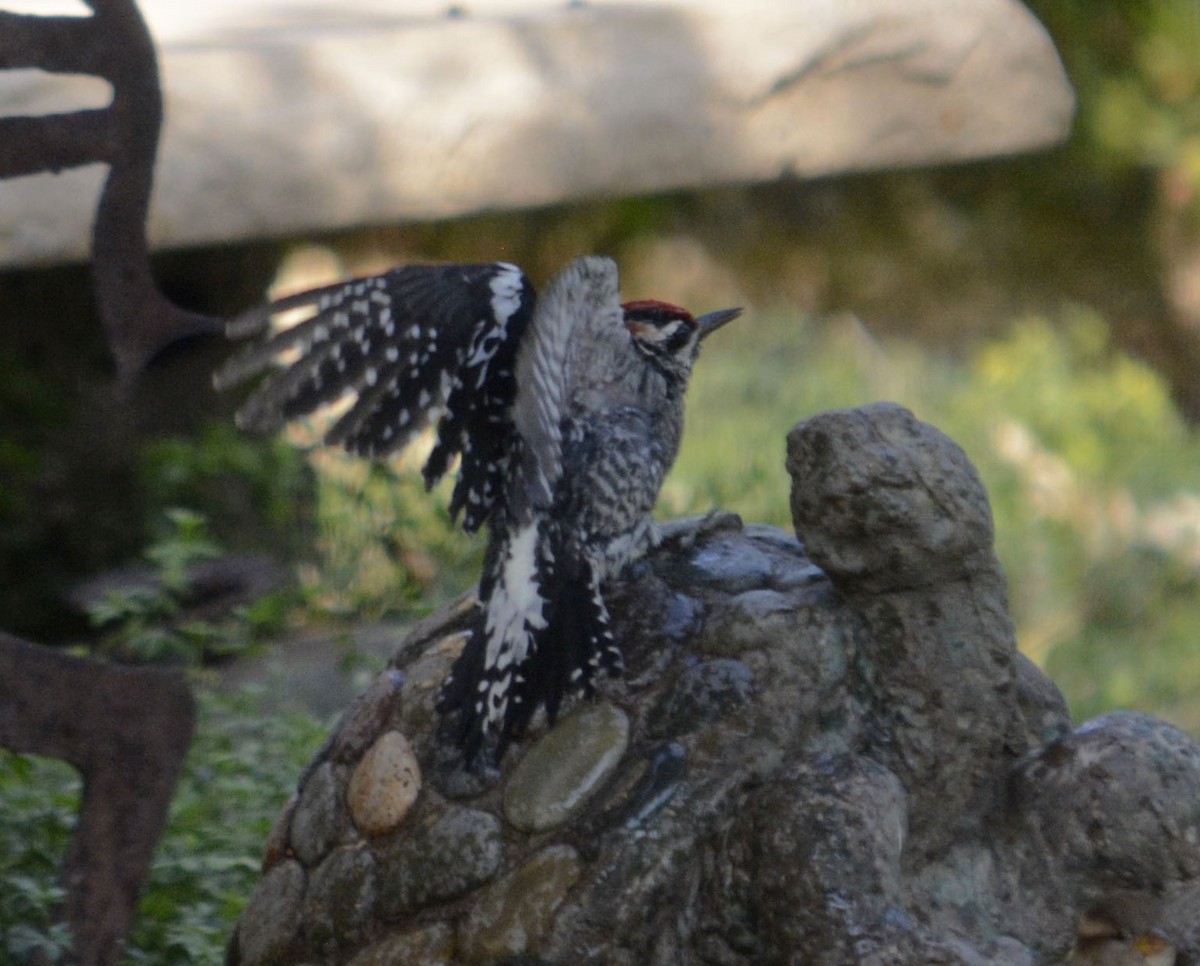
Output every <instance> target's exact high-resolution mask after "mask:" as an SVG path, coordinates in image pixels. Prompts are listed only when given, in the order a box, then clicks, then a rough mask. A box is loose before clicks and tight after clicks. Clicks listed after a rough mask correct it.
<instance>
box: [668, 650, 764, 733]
mask: <svg viewBox="0 0 1200 966" xmlns="http://www.w3.org/2000/svg"><path fill="white" fill-rule="evenodd" d="M753 689H754V676H753V675H752V674H751V673H750V669H749V668H748V667H746V665H745V664H743V663H742V662H741V661H737V660H734V659H733V658H715V659H713V660H711V661H701V662H700V663H698V664H694V665H692V666H691V667H689V668H686V669H685V670H684V671H683V673H682V674H680V675H679V680H677V681H676V682H675V684H674V686H673V687H672V688H671V690H670V691H669V692H668V693H667V696H666V698H665V699H664V701H663V702H662V704H661V705H659V707H658V708H656V709H655V712H654V714H653V715H652V718H651V730H652V731H653V732H654V733H656V734H659V735H683V734H687V733H689V732H692V731H695V730H696V729H698V728H702V727H704V726H705V725H707V724H710V723H712V722H713V721H718V720H720V719H721V718H723V717H725V716H726V715H729V714H732V713H733V712H735V711H737V710H738V709H739V708H742V707H744V706H745V705H747V704H748V703H749V702H750V699H751V697H752V694H753Z"/></svg>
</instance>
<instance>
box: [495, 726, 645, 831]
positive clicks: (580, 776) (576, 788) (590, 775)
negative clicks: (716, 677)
mask: <svg viewBox="0 0 1200 966" xmlns="http://www.w3.org/2000/svg"><path fill="white" fill-rule="evenodd" d="M628 745H629V719H628V718H627V717H626V716H625V712H623V711H622V710H621V709H620V708H618V707H616V706H614V705H611V704H589V705H584V706H583V707H582V708H580V709H579V710H578V711H576V712H575V713H574V714H572V715H571V716H570V717H569V718H565V719H563V720H562V721H560V722H559V723H558V724H557V725H556V726H555V727H553V728H551V729H550V731H548V732H547V733H546V734H545V735H543V736H542V738H541V739H540V740H538V741H537V742H536V743H535V744H534V745H533V747H532V748H530V749H529V751H528V752H527V753H526V755H525V757H524V758H523V759H521V763H520V764H519V765H517V767H516V768H515V769H514V770H513V773H512V776H511V777H510V778H509V781H508V787H507V788H506V789H505V791H504V814H505V816H506V817H507V818H508V820H509V821H510V822H512V824H513V825H515V826H516V827H517V828H519V829H521V830H522V831H525V832H544V831H546V830H547V829H551V828H554V827H555V826H558V825H561V824H563V823H564V822H566V821H569V820H570V819H571V818H572V817H573V816H574V815H575V814H577V813H578V812H579V811H580V810H581V809H582V808H583V806H584V804H585V803H586V802H587V799H588V796H589V795H591V794H592V793H593V792H594V791H596V789H598V788H599V787H600V786H601V785H603V784H604V782H605V780H606V779H607V778H608V777H609V775H611V774H612V772H613V769H615V768H616V767H617V764H618V763H619V762H620V760H621V756H622V755H623V754H625V749H626V747H627V746H628Z"/></svg>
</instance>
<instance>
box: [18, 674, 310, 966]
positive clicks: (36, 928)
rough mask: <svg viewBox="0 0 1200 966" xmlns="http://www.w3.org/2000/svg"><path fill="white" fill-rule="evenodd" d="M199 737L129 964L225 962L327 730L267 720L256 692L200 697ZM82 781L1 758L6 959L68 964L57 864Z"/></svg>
mask: <svg viewBox="0 0 1200 966" xmlns="http://www.w3.org/2000/svg"><path fill="white" fill-rule="evenodd" d="M198 698H199V708H200V715H199V723H198V726H197V732H196V739H195V741H194V743H193V746H192V748H191V750H190V752H189V753H188V757H187V760H186V762H185V764H184V770H183V775H182V778H181V779H180V784H179V788H178V790H177V792H176V795H175V799H174V801H173V802H172V804H171V812H170V818H169V821H168V826H167V831H166V835H165V836H164V838H163V841H162V842H161V843H160V845H159V848H158V852H157V854H156V856H155V859H154V864H153V867H152V870H151V873H150V880H149V882H148V884H147V886H146V889H145V890H144V892H143V895H142V899H141V902H140V904H139V907H138V920H137V924H136V927H135V929H134V932H133V935H132V937H131V939H130V943H129V947H128V949H127V951H126V954H125V958H124V962H125V963H127V964H141V963H145V964H147V966H149V964H153V966H187V964H209V963H216V962H220V961H221V959H222V956H223V951H224V946H225V942H226V940H227V939H228V936H229V931H230V930H231V928H232V926H233V923H234V921H235V920H236V918H237V916H238V914H239V913H240V912H241V910H242V907H243V906H244V905H245V902H246V899H247V897H248V896H249V895H250V893H251V891H253V888H254V885H255V883H256V882H257V881H258V877H259V875H260V856H261V851H262V844H263V841H264V840H265V838H266V835H267V832H268V831H269V829H270V825H271V822H272V821H273V819H274V816H275V815H276V814H278V812H279V810H280V809H281V808H282V806H283V804H284V802H285V801H286V800H287V797H288V795H289V794H290V793H291V791H292V789H293V788H294V787H295V783H296V776H297V775H298V774H299V773H300V770H301V768H302V767H303V765H304V764H305V762H307V761H308V760H309V759H310V758H311V757H312V755H313V754H314V753H315V751H316V749H317V748H318V747H319V746H320V743H321V741H322V739H323V737H324V734H325V731H326V730H327V725H326V723H323V722H319V721H315V720H313V719H312V718H310V717H308V716H306V715H302V714H297V713H294V712H291V713H289V712H284V713H277V714H274V715H272V716H271V717H268V718H263V717H262V715H261V712H260V710H259V700H260V696H259V695H257V694H256V693H254V692H253V691H243V692H240V693H238V694H236V695H232V696H231V695H224V694H220V693H217V692H214V691H211V690H207V689H202V690H201V691H200V693H199V695H198ZM79 788H80V782H79V777H78V775H77V774H76V773H75V771H74V770H73V769H71V768H70V767H68V766H67V765H64V764H62V763H61V762H56V761H51V760H48V759H41V758H26V757H22V756H18V755H13V754H11V753H9V752H5V751H0V803H3V807H2V808H0V961H5V962H8V961H10V959H11V961H13V962H24V961H25V960H26V957H27V955H28V954H29V953H31V952H32V951H34V950H41V951H42V952H43V953H44V954H45V955H46V956H47V959H48V961H49V962H52V963H53V962H62V961H64V958H63V957H64V955H65V953H66V951H67V950H68V948H69V936H68V934H67V932H66V930H65V929H64V927H62V926H61V925H57V924H55V923H53V921H52V913H53V909H54V907H55V905H56V904H57V903H59V902H60V901H61V899H62V898H63V891H62V889H61V888H60V887H59V886H58V884H57V877H58V871H59V865H60V863H61V861H62V856H63V854H64V852H65V849H66V845H67V841H68V838H69V836H70V833H71V829H72V828H73V826H74V822H75V812H76V809H77V805H78V799H79V794H80V791H79Z"/></svg>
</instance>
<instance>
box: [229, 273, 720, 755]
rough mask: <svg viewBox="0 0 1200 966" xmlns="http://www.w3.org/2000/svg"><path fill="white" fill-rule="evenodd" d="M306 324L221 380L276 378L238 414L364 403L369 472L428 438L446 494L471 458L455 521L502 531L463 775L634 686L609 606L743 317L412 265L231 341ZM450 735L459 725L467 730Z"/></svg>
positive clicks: (473, 678)
mask: <svg viewBox="0 0 1200 966" xmlns="http://www.w3.org/2000/svg"><path fill="white" fill-rule="evenodd" d="M301 308H303V309H307V310H309V311H310V312H311V314H310V316H309V317H308V318H306V319H305V320H304V321H302V322H301V323H299V324H297V325H295V326H294V327H292V328H290V329H285V330H283V331H281V332H278V333H276V334H274V335H268V336H266V337H264V338H262V339H260V340H259V341H258V342H257V343H255V344H252V345H251V346H250V347H249V348H248V349H246V350H244V351H243V352H242V353H241V354H240V355H236V356H234V357H233V358H232V359H230V360H229V361H228V362H227V363H226V364H225V365H224V366H223V367H222V368H221V369H220V370H219V371H218V372H217V373H216V375H215V377H214V382H215V384H216V385H217V387H218V388H220V389H224V388H227V387H230V386H233V385H235V384H238V383H241V382H244V381H247V380H250V379H252V378H254V377H256V376H259V375H260V374H261V373H263V372H264V371H266V370H268V369H271V368H273V367H275V365H276V364H277V363H278V362H279V361H280V357H281V356H284V357H287V360H288V361H286V362H284V363H283V367H282V369H281V370H280V371H277V372H275V373H274V374H272V375H271V376H269V377H268V378H266V379H265V380H264V381H263V383H262V384H261V385H260V386H259V388H258V389H257V391H256V392H254V394H252V395H251V396H250V397H249V399H248V400H247V401H246V402H245V403H244V404H243V405H242V407H241V409H240V410H239V411H238V414H237V421H238V424H239V425H240V426H242V427H243V428H245V429H249V430H254V431H260V432H262V431H272V430H275V429H277V428H279V427H280V426H282V425H283V424H284V423H285V422H287V421H288V420H291V419H295V418H298V417H301V416H304V415H307V414H309V413H312V412H314V411H316V410H318V409H320V408H322V407H324V406H326V405H329V404H332V403H334V402H336V401H338V400H339V399H340V398H341V397H342V396H343V395H346V394H351V393H352V394H354V395H355V396H356V398H355V399H354V400H353V402H352V403H351V404H350V406H349V408H348V409H347V410H346V411H345V413H344V414H343V415H342V416H341V417H340V418H338V419H337V420H336V421H335V422H334V424H333V425H332V427H331V428H330V429H329V430H328V432H327V433H326V436H325V442H326V443H327V444H330V445H338V446H341V447H343V448H345V449H346V450H347V451H349V452H351V453H354V454H357V455H361V456H367V457H380V456H384V455H386V454H389V453H393V452H395V451H398V450H400V449H402V448H403V447H405V446H406V445H407V444H408V443H409V442H411V441H412V440H413V439H414V437H415V436H416V435H417V434H418V433H419V432H421V431H422V430H423V429H424V428H425V427H427V426H430V425H433V426H435V427H436V429H435V434H436V435H435V442H434V446H433V449H432V452H431V453H430V455H429V458H428V460H427V461H426V463H425V466H424V469H423V470H422V473H423V476H424V480H425V484H426V487H427V488H428V487H432V486H433V484H434V483H436V482H437V481H438V480H439V479H440V478H441V477H442V476H443V475H444V474H445V473H446V472H447V470H448V469H449V467H450V464H451V462H452V461H453V459H454V458H455V457H458V458H459V470H458V478H457V480H456V483H455V486H454V489H453V492H452V495H451V497H450V513H451V515H452V516H453V517H455V518H457V517H458V516H459V514H461V516H462V526H463V528H464V529H465V530H467V531H468V532H474V531H476V530H477V529H479V527H480V526H482V525H483V524H485V523H486V524H487V527H488V542H487V548H486V551H485V555H484V566H483V574H482V576H481V578H480V582H479V607H478V611H477V615H476V620H475V625H474V627H473V629H472V631H471V634H470V636H469V638H468V640H467V642H466V644H465V646H464V648H463V651H462V653H461V654H460V656H459V657H458V659H457V660H456V661H455V663H454V665H453V667H452V668H451V671H450V675H449V677H448V678H447V680H446V681H445V682H444V684H443V686H442V689H441V691H440V693H439V697H438V711H439V713H440V714H442V715H443V716H444V717H446V718H447V719H450V720H451V721H452V722H453V723H452V725H451V727H452V728H453V729H454V730H455V731H456V738H457V741H458V744H459V746H460V747H461V749H462V751H463V753H464V757H465V758H466V760H467V761H474V760H475V759H476V756H477V755H478V754H479V753H480V752H481V750H483V749H484V747H485V746H490V747H491V748H492V752H493V755H494V758H495V760H497V761H498V760H499V758H500V756H501V755H502V754H503V752H504V749H505V748H506V746H507V745H508V744H509V743H510V742H511V741H512V740H514V739H517V738H519V737H520V736H521V735H522V734H523V733H524V731H525V729H526V727H527V725H528V723H529V720H530V718H531V717H532V715H533V714H534V712H535V711H536V710H537V709H538V707H544V708H545V710H546V713H547V716H548V718H549V721H550V723H551V724H553V722H554V720H555V717H556V715H557V714H558V711H559V708H560V707H561V705H562V702H563V700H564V699H565V698H566V697H568V696H571V695H576V694H579V695H583V696H586V697H590V696H591V695H592V693H593V679H594V678H595V676H596V675H597V673H599V672H605V673H608V674H611V675H618V674H620V673H621V671H622V657H621V652H620V649H619V648H618V646H617V644H616V642H615V641H614V639H613V634H612V630H611V627H610V622H609V615H608V609H607V607H606V606H605V603H604V596H603V587H604V584H605V582H606V581H607V580H609V579H610V578H612V577H614V576H616V575H617V574H618V573H620V571H621V570H622V569H623V568H624V567H625V566H626V565H627V564H628V563H630V562H631V561H632V560H634V559H635V558H636V557H637V556H639V555H640V554H641V553H642V552H643V551H644V550H645V549H646V548H647V546H648V545H649V543H650V541H651V539H652V522H651V512H652V510H653V508H654V503H655V501H656V500H657V498H658V492H659V489H660V488H661V486H662V482H663V478H664V477H665V476H666V474H667V471H668V470H669V469H670V468H671V465H672V464H673V463H674V461H675V457H676V455H677V454H678V452H679V444H680V438H681V436H682V433H683V398H684V390H685V389H686V388H687V383H688V378H689V376H690V375H691V371H692V364H693V363H694V362H695V360H696V356H697V353H698V351H699V347H700V342H701V340H703V339H704V338H706V337H707V336H708V335H710V334H711V333H712V332H715V331H716V330H717V329H718V328H720V327H721V326H723V325H724V324H725V323H727V322H729V321H731V320H732V319H734V318H736V317H737V316H738V315H739V314H740V313H741V309H725V310H722V311H719V312H713V313H710V314H708V315H704V316H701V317H700V318H695V317H694V316H693V315H692V314H691V313H689V312H687V311H686V310H684V309H682V308H679V307H678V306H675V305H670V304H668V303H666V302H659V301H636V302H626V303H624V304H622V303H621V300H620V296H619V293H618V285H617V268H616V265H615V264H614V263H613V262H612V261H611V260H610V259H608V258H603V257H597V256H590V257H585V258H577V259H575V260H574V261H572V262H571V263H570V264H569V265H567V266H566V268H564V269H563V270H562V271H561V272H559V274H558V275H556V276H555V277H554V278H553V279H552V280H551V281H550V282H549V284H548V285H547V286H546V287H545V290H544V292H543V293H542V294H541V297H540V298H538V297H536V295H535V292H534V289H533V287H532V285H531V284H530V282H529V280H528V279H527V278H526V277H525V275H524V273H523V272H522V271H521V270H520V269H519V268H517V267H516V266H515V265H510V264H507V263H503V262H497V263H493V264H481V265H412V266H404V267H401V268H396V269H393V270H392V271H389V272H386V273H384V274H381V275H375V276H371V277H367V278H361V279H357V280H354V281H349V282H344V283H339V284H336V285H332V286H328V287H326V288H322V289H317V290H314V291H310V292H304V293H301V294H298V295H293V296H290V297H288V298H284V299H281V300H279V301H277V302H275V303H273V304H270V305H266V306H263V307H261V308H258V309H256V310H253V311H251V312H249V313H247V314H246V315H243V316H241V317H239V318H237V319H235V320H233V321H232V322H231V323H230V324H229V325H228V327H227V332H228V333H229V335H230V336H231V337H235V338H243V337H248V336H252V335H259V334H262V333H264V332H266V331H267V330H268V328H269V326H270V321H271V319H272V318H273V317H274V316H275V315H277V314H278V313H280V312H284V311H288V310H293V309H301ZM455 716H457V717H456V718H455Z"/></svg>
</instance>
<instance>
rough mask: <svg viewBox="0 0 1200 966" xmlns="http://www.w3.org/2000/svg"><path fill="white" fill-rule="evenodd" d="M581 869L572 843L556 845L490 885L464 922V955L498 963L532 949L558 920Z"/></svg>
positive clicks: (461, 944)
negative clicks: (556, 914) (555, 919)
mask: <svg viewBox="0 0 1200 966" xmlns="http://www.w3.org/2000/svg"><path fill="white" fill-rule="evenodd" d="M581 870H582V863H581V862H580V861H579V855H578V854H577V853H576V851H575V850H574V849H573V848H571V847H570V846H569V845H552V846H550V848H547V849H543V850H542V851H541V852H539V853H538V854H537V855H535V856H534V857H533V858H532V859H530V860H529V861H528V862H526V863H525V864H524V865H523V866H521V867H520V868H519V869H515V870H513V871H512V872H510V873H508V875H506V876H505V877H504V878H502V879H497V880H496V881H495V882H493V883H492V884H491V885H489V886H487V887H485V888H484V890H483V891H482V892H481V893H480V894H479V896H478V897H477V898H476V899H475V900H474V902H473V903H472V905H471V910H470V912H468V913H467V916H466V918H465V919H464V920H463V921H462V923H461V924H460V926H459V931H458V949H459V954H460V956H461V957H462V959H463V960H465V961H466V962H471V963H494V962H500V961H504V960H508V959H511V958H514V957H518V956H522V955H524V954H525V953H527V952H528V951H529V950H530V949H531V948H533V947H535V946H536V945H537V942H538V940H539V939H540V938H541V937H542V936H543V935H544V934H545V933H546V931H547V930H548V929H549V928H550V926H551V924H552V923H553V922H554V914H555V913H556V912H557V911H558V907H559V906H560V905H562V901H563V899H565V898H566V895H567V892H568V891H569V890H570V888H571V886H573V885H574V884H575V883H576V881H577V880H578V879H579V874H580V871H581Z"/></svg>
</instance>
